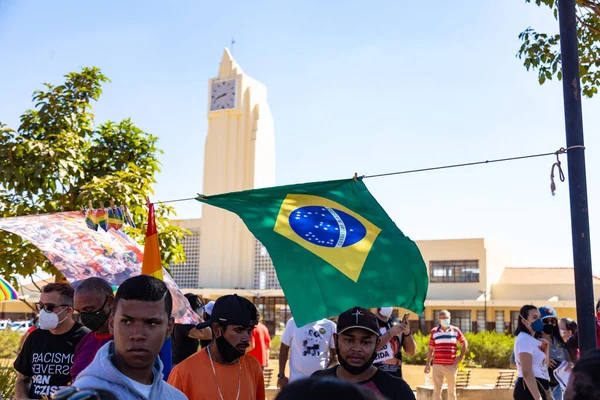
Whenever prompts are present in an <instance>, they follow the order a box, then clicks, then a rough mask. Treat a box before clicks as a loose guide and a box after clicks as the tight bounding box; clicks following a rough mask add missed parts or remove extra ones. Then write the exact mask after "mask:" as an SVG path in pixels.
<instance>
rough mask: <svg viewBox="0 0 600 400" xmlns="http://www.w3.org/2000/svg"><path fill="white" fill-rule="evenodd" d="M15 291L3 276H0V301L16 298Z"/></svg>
mask: <svg viewBox="0 0 600 400" xmlns="http://www.w3.org/2000/svg"><path fill="white" fill-rule="evenodd" d="M18 298H19V296H18V295H17V291H16V290H15V288H13V287H12V285H11V284H10V283H8V281H7V280H6V279H4V278H0V301H6V300H17V299H18Z"/></svg>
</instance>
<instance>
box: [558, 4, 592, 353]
mask: <svg viewBox="0 0 600 400" xmlns="http://www.w3.org/2000/svg"><path fill="white" fill-rule="evenodd" d="M558 15H559V18H558V22H559V26H560V53H561V58H562V72H563V77H562V84H563V99H564V110H565V129H566V137H567V147H568V148H571V147H572V146H581V147H578V148H573V149H572V150H569V152H568V153H567V162H568V166H569V198H570V203H571V236H572V241H573V267H574V268H573V269H574V274H575V301H576V304H577V323H578V338H579V349H580V351H581V354H584V353H587V352H589V351H591V350H593V349H595V348H596V347H597V343H596V320H595V309H594V287H593V281H592V255H591V246H590V221H589V215H588V200H587V183H586V173H585V148H584V147H583V118H582V111H581V87H580V79H579V51H578V39H577V20H576V8H575V0H558Z"/></svg>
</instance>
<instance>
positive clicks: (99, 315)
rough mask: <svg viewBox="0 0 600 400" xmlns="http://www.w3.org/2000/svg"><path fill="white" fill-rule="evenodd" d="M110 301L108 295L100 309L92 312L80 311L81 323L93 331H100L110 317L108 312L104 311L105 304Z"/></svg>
mask: <svg viewBox="0 0 600 400" xmlns="http://www.w3.org/2000/svg"><path fill="white" fill-rule="evenodd" d="M107 301H108V297H107V298H106V300H104V304H102V307H100V309H99V310H98V311H92V312H80V313H79V316H80V318H81V323H82V324H83V325H85V326H86V327H87V328H89V329H90V330H91V331H92V332H96V331H98V330H99V329H100V328H102V327H103V326H104V323H105V322H106V320H107V319H108V314H107V313H105V312H104V306H105V305H106V302H107Z"/></svg>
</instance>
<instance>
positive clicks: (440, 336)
mask: <svg viewBox="0 0 600 400" xmlns="http://www.w3.org/2000/svg"><path fill="white" fill-rule="evenodd" d="M456 342H459V343H464V342H465V337H464V336H463V334H462V332H461V331H460V329H458V328H457V327H455V326H452V325H450V327H448V329H447V330H446V331H443V330H442V328H441V327H439V326H438V327H435V328H433V329H432V330H431V334H430V336H429V345H430V346H433V348H434V351H433V363H434V364H439V365H452V364H454V361H455V360H456V349H457V345H456Z"/></svg>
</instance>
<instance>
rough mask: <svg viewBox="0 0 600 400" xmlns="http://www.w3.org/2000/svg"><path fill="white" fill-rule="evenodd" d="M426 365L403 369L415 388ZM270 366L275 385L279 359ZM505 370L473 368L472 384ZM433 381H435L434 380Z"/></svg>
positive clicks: (490, 379) (489, 381) (487, 380)
mask: <svg viewBox="0 0 600 400" xmlns="http://www.w3.org/2000/svg"><path fill="white" fill-rule="evenodd" d="M424 367H425V366H424V365H404V366H403V367H402V371H403V374H404V379H405V380H406V382H407V383H408V384H409V385H410V387H411V388H413V390H416V389H417V386H420V385H424V384H425V375H424V374H423V368H424ZM268 368H272V369H273V372H274V373H273V380H272V382H271V385H275V384H276V382H277V377H276V375H277V372H279V363H278V361H277V360H269V366H268ZM499 371H503V370H501V369H493V368H485V369H484V368H474V369H471V381H470V383H469V384H470V385H471V386H482V385H486V384H493V383H496V377H497V376H498V372H499ZM286 374H287V375H288V376H289V368H287V367H286ZM432 383H433V382H432Z"/></svg>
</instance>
